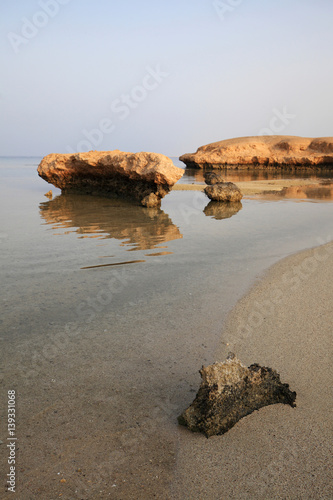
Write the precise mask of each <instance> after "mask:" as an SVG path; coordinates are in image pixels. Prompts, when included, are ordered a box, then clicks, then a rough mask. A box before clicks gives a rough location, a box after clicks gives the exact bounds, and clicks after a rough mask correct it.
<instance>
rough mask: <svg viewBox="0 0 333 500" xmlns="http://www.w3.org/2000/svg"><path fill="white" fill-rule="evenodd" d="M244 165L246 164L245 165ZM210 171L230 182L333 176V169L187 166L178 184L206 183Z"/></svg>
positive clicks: (325, 177)
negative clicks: (313, 171) (206, 174)
mask: <svg viewBox="0 0 333 500" xmlns="http://www.w3.org/2000/svg"><path fill="white" fill-rule="evenodd" d="M243 167H244V166H243ZM208 171H214V172H220V173H222V175H223V176H224V180H225V181H228V182H229V181H230V182H249V181H271V180H280V179H281V180H282V179H314V180H315V179H318V178H320V179H327V178H331V177H332V170H331V169H330V170H325V169H322V170H316V171H315V173H314V174H313V173H311V172H309V171H308V172H307V171H292V170H287V169H285V170H283V169H281V168H273V167H272V168H270V169H269V170H265V169H263V168H261V169H260V168H255V167H253V165H250V166H249V167H248V168H246V167H244V168H242V169H235V168H230V169H229V168H221V169H214V170H213V169H202V168H188V167H187V168H186V169H185V172H184V175H183V177H182V178H181V179H180V180H179V181H178V184H190V183H191V182H192V183H194V184H205V179H204V174H205V172H208Z"/></svg>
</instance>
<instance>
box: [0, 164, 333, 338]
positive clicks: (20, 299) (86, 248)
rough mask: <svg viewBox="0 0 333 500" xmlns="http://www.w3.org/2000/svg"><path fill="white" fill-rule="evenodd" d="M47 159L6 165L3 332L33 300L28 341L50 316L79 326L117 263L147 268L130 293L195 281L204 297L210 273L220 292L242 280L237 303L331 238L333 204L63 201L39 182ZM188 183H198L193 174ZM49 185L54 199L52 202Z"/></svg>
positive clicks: (1, 169) (174, 196)
mask: <svg viewBox="0 0 333 500" xmlns="http://www.w3.org/2000/svg"><path fill="white" fill-rule="evenodd" d="M39 161H40V158H2V159H1V161H0V177H1V187H0V189H1V196H0V203H1V213H2V222H1V231H0V244H1V257H0V258H1V269H2V274H3V279H2V283H3V285H2V289H1V294H2V296H3V302H5V303H6V310H5V311H4V312H5V314H4V315H3V317H2V323H3V325H4V326H5V330H4V331H3V334H4V335H9V332H10V330H11V329H12V328H14V327H15V325H16V324H17V321H18V318H20V317H21V312H22V310H24V309H25V307H26V304H27V303H29V304H30V306H31V308H32V309H31V310H30V313H29V314H28V315H25V320H24V321H25V325H24V327H22V328H21V329H20V331H21V334H22V335H26V334H27V332H28V331H29V330H30V327H29V325H30V324H34V325H38V324H39V325H41V324H43V322H45V321H47V319H48V318H52V320H56V319H57V318H60V317H64V318H66V319H67V321H69V320H73V319H75V320H76V319H77V315H76V312H75V311H76V308H77V304H78V303H80V301H82V300H83V301H84V298H85V295H86V294H87V293H88V292H89V293H91V290H94V289H95V287H96V281H97V282H98V280H100V279H101V277H106V276H108V275H109V274H110V273H112V272H113V271H112V268H115V267H117V266H120V267H123V268H124V267H125V266H127V267H128V271H123V272H124V273H125V272H128V273H133V270H134V268H140V273H139V278H138V279H139V281H138V282H135V280H134V282H133V283H131V287H127V288H126V287H125V291H124V293H128V290H129V288H131V289H132V288H133V287H134V288H135V286H138V287H140V284H141V283H142V282H143V281H144V278H145V279H148V278H149V279H150V281H151V286H149V290H143V292H144V293H146V292H147V291H149V292H150V291H152V290H154V293H159V291H160V290H161V289H163V290H165V291H167V290H168V286H171V288H172V287H173V285H171V283H173V284H177V287H180V292H181V293H182V294H183V293H186V291H187V288H186V287H187V285H186V283H187V281H188V280H189V279H190V278H191V277H192V278H193V279H190V281H191V288H192V287H193V288H194V289H195V291H196V292H197V293H200V294H201V293H204V288H203V281H204V280H205V279H207V277H209V276H210V275H211V276H212V279H213V281H214V282H216V283H218V288H219V290H218V291H217V293H223V289H224V283H228V287H229V286H230V282H233V281H234V278H235V277H238V278H239V279H237V280H235V289H234V290H232V293H231V295H233V296H235V297H236V296H237V297H238V296H239V295H240V294H241V293H242V292H243V291H244V289H246V287H247V286H248V284H249V283H250V282H252V281H253V279H254V278H255V277H256V276H257V275H258V273H260V272H261V271H262V270H263V269H265V268H266V267H267V266H269V265H271V264H272V263H273V262H275V261H277V260H278V259H280V258H282V257H284V256H286V255H288V254H290V253H293V252H296V251H298V250H301V249H304V248H307V247H312V246H316V245H318V244H320V243H321V242H324V241H327V240H329V239H330V237H331V234H332V203H330V202H320V200H308V201H307V202H300V201H299V200H297V202H295V201H293V200H281V201H259V200H250V199H245V200H243V202H242V205H239V206H238V207H236V208H235V209H233V210H230V209H229V208H228V207H227V208H224V207H223V206H222V207H221V206H219V205H214V204H212V203H210V202H209V200H208V199H207V198H206V196H205V195H204V194H203V193H201V192H190V191H187V192H186V191H183V192H179V191H174V192H171V193H170V194H169V195H168V196H167V197H165V198H164V199H163V201H162V206H161V209H146V208H143V207H138V206H134V205H131V204H128V203H126V202H122V201H115V200H110V199H105V198H97V197H89V196H79V195H62V194H61V192H60V191H59V190H58V189H56V188H54V187H53V186H51V185H49V184H47V183H46V182H45V181H43V180H42V179H40V178H39V177H38V175H37V172H36V169H37V166H38V163H39ZM174 161H175V163H177V159H174ZM177 164H178V165H179V166H180V165H182V164H181V162H179V161H178V163H177ZM198 175H199V174H198ZM193 179H194V180H193ZM181 182H185V183H190V182H195V178H194V177H193V171H189V172H186V173H185V175H184V177H183V179H182V180H181ZM199 182H201V181H199ZM50 188H51V189H52V191H53V198H52V199H48V198H46V197H45V196H44V193H46V192H47V191H48V190H49V189H50ZM129 252H130V253H129ZM94 269H95V271H94ZM163 276H166V277H167V279H166V282H164V281H163ZM195 280H197V281H195ZM126 290H127V291H126ZM74 291H75V292H74ZM229 292H230V289H229V291H228V294H227V295H228V296H229V295H230V293H229ZM34 293H35V294H36V296H34ZM37 296H38V297H43V302H45V306H44V309H43V315H40V314H39V310H38V308H37V309H36V306H37V302H36V300H37ZM64 302H65V305H64V304H63V303H64ZM227 302H228V301H227ZM50 304H52V307H50ZM65 310H66V311H67V312H66V313H65ZM70 311H72V314H71V313H70Z"/></svg>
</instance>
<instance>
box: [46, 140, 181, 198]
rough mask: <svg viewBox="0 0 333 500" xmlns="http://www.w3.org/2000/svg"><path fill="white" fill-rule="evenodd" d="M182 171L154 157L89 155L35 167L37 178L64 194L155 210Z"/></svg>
mask: <svg viewBox="0 0 333 500" xmlns="http://www.w3.org/2000/svg"><path fill="white" fill-rule="evenodd" d="M183 173H184V171H183V169H181V168H178V167H175V165H174V164H173V163H172V160H170V158H167V157H166V156H164V155H161V154H157V153H124V152H122V151H118V150H115V151H90V152H89V153H77V154H50V155H47V156H45V157H44V158H43V160H42V161H41V162H40V164H39V166H38V175H39V176H40V177H42V178H43V179H44V180H46V181H47V182H50V183H51V184H53V185H54V186H56V187H58V188H60V189H61V190H62V191H63V192H72V193H73V192H74V193H84V194H92V195H100V196H117V197H120V198H130V199H133V200H136V201H138V202H140V203H141V205H143V206H146V207H156V206H159V205H160V203H161V199H162V198H163V197H164V196H165V195H166V194H167V193H168V192H169V191H170V189H171V187H172V186H173V185H174V184H175V183H176V182H177V181H178V180H179V179H180V178H181V177H182V175H183Z"/></svg>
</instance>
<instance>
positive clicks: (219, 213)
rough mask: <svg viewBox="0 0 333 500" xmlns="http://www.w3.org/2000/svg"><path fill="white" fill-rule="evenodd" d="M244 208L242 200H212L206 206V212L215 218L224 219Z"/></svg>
mask: <svg viewBox="0 0 333 500" xmlns="http://www.w3.org/2000/svg"><path fill="white" fill-rule="evenodd" d="M241 209H242V204H241V202H240V201H235V202H230V203H219V202H218V201H210V202H209V203H208V205H207V206H206V207H205V208H204V214H205V215H207V216H208V217H213V219H217V220H222V219H229V218H230V217H232V216H233V215H236V214H237V213H238V212H239V211H240V210H241Z"/></svg>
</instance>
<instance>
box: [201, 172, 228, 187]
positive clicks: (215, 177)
mask: <svg viewBox="0 0 333 500" xmlns="http://www.w3.org/2000/svg"><path fill="white" fill-rule="evenodd" d="M204 179H205V183H206V184H208V185H210V186H212V185H214V184H223V183H224V178H223V176H222V174H221V173H220V172H205V173H204Z"/></svg>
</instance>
